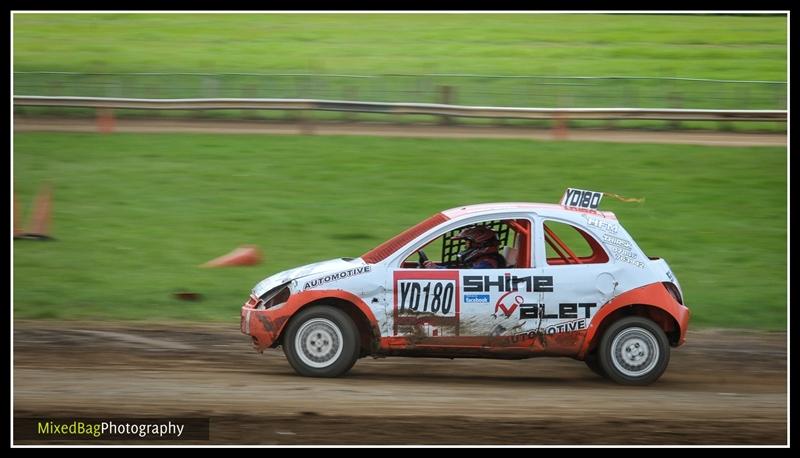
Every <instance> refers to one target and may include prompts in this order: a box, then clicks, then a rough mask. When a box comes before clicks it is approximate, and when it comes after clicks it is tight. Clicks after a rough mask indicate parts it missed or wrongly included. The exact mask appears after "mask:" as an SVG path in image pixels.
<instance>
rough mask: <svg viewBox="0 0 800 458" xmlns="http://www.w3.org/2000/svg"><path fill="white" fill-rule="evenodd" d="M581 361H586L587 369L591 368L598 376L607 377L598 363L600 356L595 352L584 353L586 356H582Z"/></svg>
mask: <svg viewBox="0 0 800 458" xmlns="http://www.w3.org/2000/svg"><path fill="white" fill-rule="evenodd" d="M583 362H584V363H586V365H587V366H588V367H589V369H591V370H592V372H594V373H595V374H597V375H599V376H600V377H604V378H608V375H606V371H604V370H603V365H602V364H600V358H598V357H597V352H594V353H590V354H588V355H586V358H584V360H583Z"/></svg>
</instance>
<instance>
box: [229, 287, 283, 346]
mask: <svg viewBox="0 0 800 458" xmlns="http://www.w3.org/2000/svg"><path fill="white" fill-rule="evenodd" d="M257 302H258V300H257V299H256V300H255V301H254V300H253V298H252V297H251V298H250V300H248V301H247V302H245V304H244V305H243V306H242V319H241V324H240V326H241V331H242V334H246V335H249V336H250V337H252V339H253V347H254V348H255V349H256V350H257V351H259V352H263V351H264V350H265V349H267V348H270V347H274V346H276V345H277V340H278V338H279V337H280V333H281V330H282V329H283V326H284V325H285V324H286V321H288V320H289V316H288V314H284V313H281V312H282V309H283V307H281V306H280V305H278V306H275V307H271V308H268V309H266V310H256V308H255V307H256V304H257ZM282 305H283V304H282Z"/></svg>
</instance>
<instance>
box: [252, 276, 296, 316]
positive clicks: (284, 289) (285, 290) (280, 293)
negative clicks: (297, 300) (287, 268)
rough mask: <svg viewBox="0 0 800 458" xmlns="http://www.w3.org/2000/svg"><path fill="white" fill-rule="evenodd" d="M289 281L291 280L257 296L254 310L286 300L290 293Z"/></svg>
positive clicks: (266, 307)
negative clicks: (257, 299)
mask: <svg viewBox="0 0 800 458" xmlns="http://www.w3.org/2000/svg"><path fill="white" fill-rule="evenodd" d="M289 283H291V282H286V283H284V284H282V285H280V286H277V287H275V288H272V289H271V290H269V291H267V292H266V293H264V294H262V295H261V297H260V298H259V301H258V305H256V310H264V309H268V308H270V307H274V306H276V305H280V304H283V303H284V302H286V301H288V300H289V296H290V295H291V291H289Z"/></svg>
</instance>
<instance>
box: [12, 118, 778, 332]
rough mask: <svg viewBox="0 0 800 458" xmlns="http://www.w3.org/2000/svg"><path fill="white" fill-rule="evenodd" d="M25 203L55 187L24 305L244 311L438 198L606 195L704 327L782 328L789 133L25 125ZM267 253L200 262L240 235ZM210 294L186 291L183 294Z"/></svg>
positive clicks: (105, 314)
mask: <svg viewBox="0 0 800 458" xmlns="http://www.w3.org/2000/svg"><path fill="white" fill-rule="evenodd" d="M14 141H15V143H14V178H15V183H14V189H15V191H16V196H17V198H18V200H19V202H20V204H21V205H22V206H23V207H24V209H25V210H26V211H27V212H30V208H31V202H32V201H33V199H34V196H35V194H36V192H37V190H38V187H39V185H40V184H42V183H43V182H46V181H50V182H52V183H53V185H54V190H55V194H54V195H55V198H54V202H53V230H52V235H53V236H54V237H55V238H56V239H57V240H56V241H53V242H31V241H15V242H14V253H13V255H14V258H13V265H14V290H13V294H14V313H15V317H16V318H57V319H77V318H93V319H118V318H120V319H145V320H164V319H176V320H224V321H230V320H234V321H235V320H238V313H239V307H240V305H241V303H242V302H243V301H244V300H245V299H246V298H247V295H248V292H249V289H250V288H251V287H252V286H253V285H254V284H255V283H256V282H257V281H259V280H260V279H261V278H263V277H265V276H267V275H270V274H272V273H275V272H277V271H280V270H283V269H287V268H290V267H294V266H298V265H301V264H305V263H309V262H313V261H318V260H324V259H329V258H334V257H339V256H359V255H361V254H362V253H364V252H365V251H367V250H368V249H370V248H372V247H373V246H375V245H377V244H378V243H380V242H381V241H383V240H385V239H387V238H389V237H391V236H393V235H394V234H396V233H398V232H400V231H401V230H403V229H405V228H407V227H408V226H410V225H412V224H415V223H416V222H418V221H420V220H422V219H423V218H425V217H427V216H429V215H431V214H433V213H435V212H437V211H440V210H442V209H446V208H450V207H455V206H458V205H463V204H470V203H480V202H493V201H532V202H557V201H558V200H559V198H560V197H561V195H562V193H563V191H564V189H565V188H566V187H569V186H573V187H578V188H584V189H595V190H601V191H605V192H613V193H617V194H621V195H625V196H631V197H645V198H646V202H645V203H644V204H630V203H629V204H625V203H621V202H618V201H615V200H613V199H606V200H604V202H603V207H604V208H605V209H608V210H612V211H615V212H616V213H617V216H618V217H619V219H620V221H621V223H622V224H623V225H624V226H625V227H626V228H627V229H628V231H629V232H630V233H631V234H632V235H633V237H634V238H635V239H636V240H637V241H638V242H639V244H640V245H641V247H642V248H643V249H644V251H645V253H646V254H648V255H651V256H660V257H664V258H665V259H667V261H668V262H669V263H670V266H671V267H672V268H673V271H674V272H675V274H676V275H677V277H678V279H679V280H680V281H681V284H682V286H683V287H684V290H685V295H686V301H687V303H688V304H689V305H690V306H691V308H692V311H693V316H692V323H693V325H700V326H702V325H706V326H709V325H713V326H732V327H755V328H763V329H784V328H785V326H786V306H787V305H786V300H787V297H786V287H787V285H786V268H787V258H786V242H787V239H786V228H787V221H786V189H787V181H786V179H787V169H786V163H787V156H786V150H785V149H784V148H767V147H763V148H722V147H706V146H678V145H649V144H648V145H644V144H638V145H636V144H624V145H623V144H609V143H581V142H545V141H527V140H475V139H469V140H456V139H424V140H421V139H404V138H371V137H320V136H268V135H188V134H183V135H182V134H150V135H139V134H114V135H97V134H66V133H62V134H51V133H16V134H15V136H14ZM248 243H251V244H256V245H258V246H260V247H261V249H262V250H263V251H264V253H265V256H266V259H265V262H264V263H263V264H262V265H259V266H254V267H242V268H229V269H201V268H198V267H197V266H198V265H199V264H201V263H203V262H205V261H208V260H209V259H212V258H214V257H217V256H219V255H222V254H224V253H227V252H228V251H230V250H232V249H233V248H235V247H237V246H239V245H242V244H248ZM180 290H188V291H195V292H199V293H202V294H203V295H204V300H203V301H202V302H196V303H194V302H182V301H178V300H176V299H174V298H173V297H172V293H173V292H175V291H180Z"/></svg>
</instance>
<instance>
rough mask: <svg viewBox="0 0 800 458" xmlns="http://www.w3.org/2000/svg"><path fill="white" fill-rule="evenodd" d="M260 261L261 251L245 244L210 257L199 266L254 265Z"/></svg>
mask: <svg viewBox="0 0 800 458" xmlns="http://www.w3.org/2000/svg"><path fill="white" fill-rule="evenodd" d="M260 262H261V253H260V252H259V250H258V247H256V246H255V245H245V246H240V247H239V248H237V249H235V250H233V251H231V252H230V253H228V254H226V255H225V256H220V257H218V258H216V259H212V260H211V261H208V262H207V263H205V264H203V265H201V266H200V267H230V266H254V265H256V264H258V263H260Z"/></svg>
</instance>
